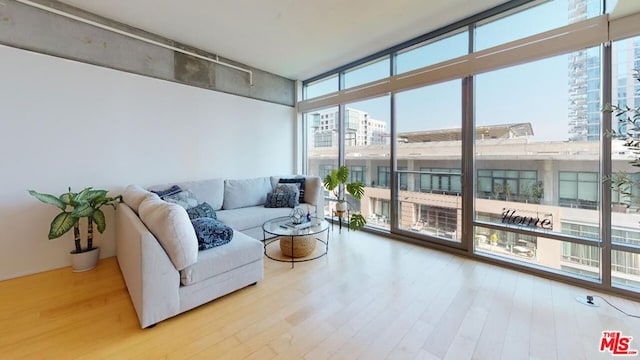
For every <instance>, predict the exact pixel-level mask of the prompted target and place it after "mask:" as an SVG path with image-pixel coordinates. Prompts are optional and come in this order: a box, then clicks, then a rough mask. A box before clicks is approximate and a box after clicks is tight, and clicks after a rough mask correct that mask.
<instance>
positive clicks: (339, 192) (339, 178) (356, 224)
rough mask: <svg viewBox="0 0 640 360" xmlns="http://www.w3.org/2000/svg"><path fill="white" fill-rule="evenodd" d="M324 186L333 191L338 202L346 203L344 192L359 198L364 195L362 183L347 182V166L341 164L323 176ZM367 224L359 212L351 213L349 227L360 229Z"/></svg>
mask: <svg viewBox="0 0 640 360" xmlns="http://www.w3.org/2000/svg"><path fill="white" fill-rule="evenodd" d="M323 183H324V187H325V188H326V189H327V190H329V191H331V192H333V194H334V195H335V197H336V199H337V201H338V203H342V204H345V205H346V204H347V203H348V202H347V197H346V195H347V194H346V193H348V194H350V195H351V196H353V198H354V199H358V200H360V199H361V198H362V196H363V195H364V184H363V183H362V182H359V181H354V182H349V168H348V167H346V166H341V167H339V168H338V169H333V170H331V173H329V174H328V175H327V176H326V177H325V178H324V181H323ZM366 224H367V221H366V220H365V218H364V216H362V214H361V213H359V212H354V213H352V214H351V217H350V219H349V227H350V228H351V229H353V230H359V229H362V228H363V227H364V226H365V225H366Z"/></svg>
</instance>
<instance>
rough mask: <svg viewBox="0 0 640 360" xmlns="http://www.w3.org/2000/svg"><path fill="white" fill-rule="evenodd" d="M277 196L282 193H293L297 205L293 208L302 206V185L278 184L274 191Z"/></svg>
mask: <svg viewBox="0 0 640 360" xmlns="http://www.w3.org/2000/svg"><path fill="white" fill-rule="evenodd" d="M273 192H274V193H275V194H280V193H291V194H294V195H293V197H294V198H295V204H294V205H293V206H298V205H299V204H300V184H299V183H295V184H278V185H276V189H275V190H274V191H273Z"/></svg>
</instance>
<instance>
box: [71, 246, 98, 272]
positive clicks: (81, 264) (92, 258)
mask: <svg viewBox="0 0 640 360" xmlns="http://www.w3.org/2000/svg"><path fill="white" fill-rule="evenodd" d="M69 255H70V257H71V270H72V271H73V272H82V271H88V270H91V269H93V268H95V267H96V266H97V265H98V260H100V248H98V247H96V248H93V250H91V251H85V252H81V253H73V252H71V253H69Z"/></svg>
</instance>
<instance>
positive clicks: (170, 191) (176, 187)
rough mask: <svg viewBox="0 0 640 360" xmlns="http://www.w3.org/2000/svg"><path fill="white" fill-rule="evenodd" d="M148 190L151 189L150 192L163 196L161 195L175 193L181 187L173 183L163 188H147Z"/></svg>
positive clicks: (180, 189)
mask: <svg viewBox="0 0 640 360" xmlns="http://www.w3.org/2000/svg"><path fill="white" fill-rule="evenodd" d="M149 191H151V192H152V193H156V194H158V196H160V197H163V196H168V195H173V194H177V193H179V192H180V191H182V188H180V186H178V185H173V186H172V187H170V188H168V189H164V190H149Z"/></svg>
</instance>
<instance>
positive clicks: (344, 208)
mask: <svg viewBox="0 0 640 360" xmlns="http://www.w3.org/2000/svg"><path fill="white" fill-rule="evenodd" d="M336 211H339V212H345V211H347V202H346V201H340V202H337V203H336Z"/></svg>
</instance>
